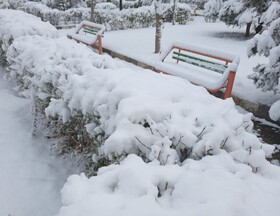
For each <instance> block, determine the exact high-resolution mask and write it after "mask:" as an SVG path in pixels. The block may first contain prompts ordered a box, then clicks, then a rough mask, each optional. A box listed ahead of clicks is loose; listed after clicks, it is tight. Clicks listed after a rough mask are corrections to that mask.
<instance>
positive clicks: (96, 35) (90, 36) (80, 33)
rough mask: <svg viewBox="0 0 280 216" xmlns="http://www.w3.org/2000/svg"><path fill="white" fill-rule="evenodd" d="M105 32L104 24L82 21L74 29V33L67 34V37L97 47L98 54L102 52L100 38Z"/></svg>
mask: <svg viewBox="0 0 280 216" xmlns="http://www.w3.org/2000/svg"><path fill="white" fill-rule="evenodd" d="M104 32H105V26H104V25H100V24H97V23H93V22H89V21H83V22H81V23H80V24H79V25H78V26H77V27H76V29H75V32H74V33H71V34H68V35H67V37H68V38H70V39H74V40H76V41H77V42H81V43H84V44H86V45H88V46H91V47H94V48H95V47H97V48H98V52H99V54H102V53H103V52H102V40H101V38H102V37H103V34H104Z"/></svg>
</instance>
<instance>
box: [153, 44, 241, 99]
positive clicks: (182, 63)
mask: <svg viewBox="0 0 280 216" xmlns="http://www.w3.org/2000/svg"><path fill="white" fill-rule="evenodd" d="M160 60H161V61H160V62H158V63H156V66H155V68H156V71H157V72H163V73H166V74H170V75H174V76H178V77H182V78H185V79H187V80H189V81H190V82H192V83H193V84H196V85H200V86H203V87H205V88H206V89H207V90H208V91H209V92H217V91H219V90H220V89H221V88H223V87H226V90H225V93H224V99H226V98H229V97H230V96H231V92H232V87H233V83H234V78H235V73H236V71H237V67H238V64H239V57H238V56H235V55H232V54H229V53H225V52H221V51H216V50H212V49H207V48H204V47H199V46H194V45H192V44H187V43H182V42H175V43H173V44H172V45H171V46H170V47H169V49H167V50H166V52H164V53H162V55H161V59H160ZM174 60H175V61H174Z"/></svg>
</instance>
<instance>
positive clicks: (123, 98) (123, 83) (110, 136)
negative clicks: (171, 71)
mask: <svg viewBox="0 0 280 216" xmlns="http://www.w3.org/2000/svg"><path fill="white" fill-rule="evenodd" d="M31 43H33V44H34V45H33V46H30V44H31ZM40 53H44V55H40ZM7 57H8V62H9V64H10V67H9V68H8V70H9V72H10V76H11V77H12V78H13V79H17V81H18V84H19V86H18V87H19V88H18V90H19V91H21V92H22V95H28V94H31V96H32V98H33V100H34V102H35V103H37V102H38V101H39V103H40V104H42V103H44V106H37V107H38V109H39V110H40V108H41V109H45V108H46V109H45V113H46V115H47V116H49V117H50V121H51V122H50V123H49V124H50V125H51V124H53V123H52V121H55V123H54V125H55V126H56V130H58V132H57V134H60V135H62V134H64V135H65V134H67V133H68V131H69V133H70V134H71V138H72V139H73V140H74V141H73V140H72V143H73V144H72V146H67V147H68V148H71V147H72V148H74V149H75V151H82V150H83V149H90V150H91V151H92V152H87V155H91V154H93V153H94V155H95V156H94V157H93V159H94V160H95V161H96V162H97V163H101V162H100V161H102V164H103V163H104V162H105V163H112V162H114V161H119V160H121V159H122V158H123V157H125V156H126V155H128V154H131V153H134V154H137V155H139V156H141V157H142V158H143V159H144V160H145V161H153V160H158V161H159V162H160V163H161V164H163V165H165V164H174V163H179V164H180V163H182V162H183V161H184V160H185V159H187V158H192V159H196V160H198V159H201V158H203V157H204V156H206V155H218V154H223V153H225V152H228V153H229V154H231V156H232V157H233V158H234V159H235V160H236V161H239V162H241V163H246V164H249V165H250V166H252V167H253V169H254V170H255V171H256V170H257V169H258V168H259V164H258V163H257V162H256V161H259V162H260V163H261V161H263V160H265V155H269V154H271V151H272V149H271V147H267V146H266V145H263V144H261V143H260V141H259V140H258V138H257V137H256V136H254V135H253V134H251V133H250V131H251V129H252V125H253V124H252V122H251V120H250V117H251V116H250V115H241V114H239V113H238V111H237V110H236V109H235V105H234V103H233V101H232V100H226V101H223V100H220V99H217V98H214V97H212V96H210V95H209V94H208V93H207V92H206V90H205V89H203V88H202V87H194V86H193V85H191V84H190V83H189V82H188V81H185V80H181V79H179V78H175V77H170V76H165V75H159V74H155V73H151V72H150V71H143V73H139V72H138V71H137V72H136V71H132V70H130V69H126V68H118V65H117V64H115V63H114V61H113V60H112V59H111V58H109V57H105V56H99V55H97V54H95V53H93V52H91V50H90V49H88V48H87V47H86V46H82V45H79V44H77V43H75V42H74V41H70V40H67V39H66V38H59V39H52V38H44V37H39V36H27V37H21V38H18V39H17V40H16V41H14V43H13V44H12V45H11V46H10V47H9V50H8V52H7ZM151 92H152V94H151ZM198 98H199V100H198ZM205 104H207V106H205ZM35 105H36V104H35ZM43 111H44V110H40V112H43ZM65 125H67V127H66V126H65ZM59 130H60V131H59ZM81 135H83V136H81ZM69 136H70V135H69V134H68V135H67V137H69ZM85 137H88V139H87V140H88V141H89V143H84V142H83V139H84V138H85ZM68 143H70V141H69V140H68ZM253 158H257V160H255V159H254V160H253ZM102 164H101V165H102ZM98 166H100V164H98Z"/></svg>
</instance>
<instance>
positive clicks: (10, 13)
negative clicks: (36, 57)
mask: <svg viewBox="0 0 280 216" xmlns="http://www.w3.org/2000/svg"><path fill="white" fill-rule="evenodd" d="M25 35H40V36H45V37H56V36H57V35H58V34H57V31H56V29H55V27H53V26H52V25H50V24H49V23H45V22H42V21H41V20H40V19H39V18H38V17H35V16H32V15H30V14H27V13H24V12H22V11H16V10H3V9H2V10H1V9H0V61H1V62H3V61H5V52H6V51H7V49H8V47H9V46H10V45H11V44H12V42H13V41H14V40H15V39H16V38H19V37H21V36H25ZM31 45H32V44H31Z"/></svg>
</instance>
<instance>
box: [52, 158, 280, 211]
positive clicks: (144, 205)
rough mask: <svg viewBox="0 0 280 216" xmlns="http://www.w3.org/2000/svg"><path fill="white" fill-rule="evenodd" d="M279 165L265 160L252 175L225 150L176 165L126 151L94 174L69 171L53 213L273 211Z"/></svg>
mask: <svg viewBox="0 0 280 216" xmlns="http://www.w3.org/2000/svg"><path fill="white" fill-rule="evenodd" d="M279 170H280V169H279V167H276V166H274V167H273V165H270V164H268V162H265V163H264V164H263V169H262V171H261V172H260V174H259V175H254V174H253V173H252V172H251V169H250V168H249V167H248V166H246V165H244V164H236V163H235V162H234V161H233V160H232V159H231V158H230V157H229V156H228V155H225V154H224V155H219V156H214V157H205V158H203V159H202V160H201V161H193V160H187V161H186V162H185V163H184V165H183V166H182V167H180V166H178V165H169V166H160V165H159V164H158V163H156V162H153V163H148V164H146V163H144V162H143V161H142V160H141V158H138V157H136V156H135V155H130V156H129V157H127V158H126V159H125V160H124V161H123V163H121V164H120V165H111V166H108V167H105V168H102V169H100V170H99V171H98V175H97V176H94V177H91V178H87V177H86V176H85V175H84V174H81V175H72V176H70V177H69V178H68V180H67V182H66V184H65V185H64V187H63V189H62V190H61V194H62V199H61V201H62V207H61V209H60V212H59V213H58V214H57V216H77V215H81V212H82V215H84V216H89V215H103V216H131V215H133V216H143V215H145V216H158V215H164V216H182V215H209V216H225V215H228V216H234V215H244V216H245V215H246V216H255V215H256V212H257V213H258V216H267V214H268V213H269V214H271V215H278V214H279V210H280V209H279V202H280V197H279V195H278V194H279V193H280V184H279V181H280V175H279V173H280V172H279Z"/></svg>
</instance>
